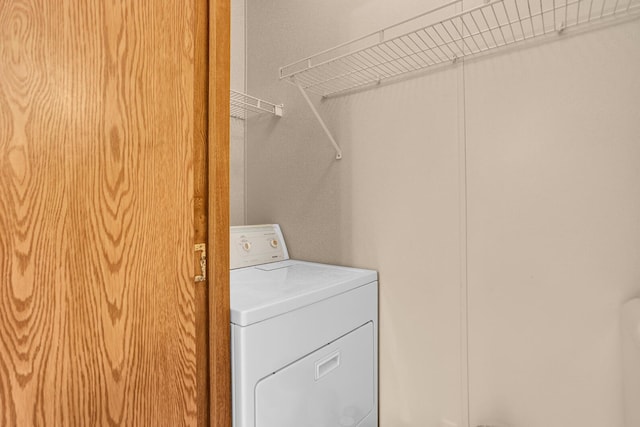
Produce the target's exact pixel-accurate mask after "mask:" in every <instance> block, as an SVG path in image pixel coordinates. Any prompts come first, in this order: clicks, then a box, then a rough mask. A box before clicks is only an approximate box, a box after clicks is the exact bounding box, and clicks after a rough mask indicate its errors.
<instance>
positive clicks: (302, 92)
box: [293, 79, 342, 160]
mask: <svg viewBox="0 0 640 427" xmlns="http://www.w3.org/2000/svg"><path fill="white" fill-rule="evenodd" d="M293 83H295V85H296V86H298V89H300V93H301V94H302V96H303V97H304V99H305V101H307V104H309V108H311V111H313V114H314V115H315V116H316V119H318V121H319V122H320V126H322V129H324V133H326V134H327V136H328V137H329V140H330V141H331V144H332V145H333V148H335V149H336V160H340V159H341V158H342V149H341V148H340V146H339V145H338V143H337V142H336V140H335V139H334V138H333V135H331V132H329V128H327V125H326V124H325V123H324V120H322V117H320V114H319V113H318V110H316V107H315V106H314V105H313V103H312V102H311V99H309V95H307V92H306V91H305V90H304V88H303V87H302V85H301V84H300V83H298V82H297V81H296V80H295V79H294V80H293Z"/></svg>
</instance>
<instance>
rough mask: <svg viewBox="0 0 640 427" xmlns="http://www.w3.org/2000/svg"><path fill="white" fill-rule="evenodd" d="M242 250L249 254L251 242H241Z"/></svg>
mask: <svg viewBox="0 0 640 427" xmlns="http://www.w3.org/2000/svg"><path fill="white" fill-rule="evenodd" d="M242 249H244V250H245V251H247V252H249V251H250V250H251V242H247V241H244V242H242Z"/></svg>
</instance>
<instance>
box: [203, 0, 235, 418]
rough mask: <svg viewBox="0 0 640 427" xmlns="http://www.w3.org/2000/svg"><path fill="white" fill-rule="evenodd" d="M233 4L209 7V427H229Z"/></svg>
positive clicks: (216, 2)
mask: <svg viewBox="0 0 640 427" xmlns="http://www.w3.org/2000/svg"><path fill="white" fill-rule="evenodd" d="M230 20H231V16H230V5H229V0H210V3H209V208H208V210H209V216H208V221H209V227H208V232H209V236H208V242H209V243H208V247H209V248H210V249H209V250H210V254H211V256H210V262H209V265H208V274H207V275H208V277H209V349H210V350H209V357H210V361H209V375H210V381H211V388H210V389H211V408H210V409H211V419H210V421H211V425H213V426H215V427H231V353H230V327H229V325H230V308H229V84H230V82H229V79H230V49H229V48H230V37H231V34H230Z"/></svg>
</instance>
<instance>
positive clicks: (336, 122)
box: [246, 0, 640, 427]
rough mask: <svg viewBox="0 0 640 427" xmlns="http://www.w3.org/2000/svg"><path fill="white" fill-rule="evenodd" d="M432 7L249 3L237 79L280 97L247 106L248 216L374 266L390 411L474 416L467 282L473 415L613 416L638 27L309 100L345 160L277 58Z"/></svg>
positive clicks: (393, 425) (305, 245)
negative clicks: (265, 105)
mask: <svg viewBox="0 0 640 427" xmlns="http://www.w3.org/2000/svg"><path fill="white" fill-rule="evenodd" d="M432 6H436V3H433V2H431V3H429V4H425V2H424V1H403V2H401V3H398V2H389V1H383V0H369V1H364V0H360V1H352V2H343V1H338V0H324V1H322V2H300V1H295V0H279V1H265V0H249V1H248V4H247V41H248V43H247V49H248V51H247V53H248V55H247V70H248V74H247V78H248V80H247V82H248V90H249V91H250V92H251V93H252V94H254V95H256V96H260V97H263V98H265V99H268V100H271V101H273V102H277V103H280V102H283V103H284V104H285V116H284V117H282V118H280V119H274V118H272V117H266V116H257V117H253V118H251V119H249V120H248V121H247V152H246V166H247V171H246V172H247V220H248V223H270V222H277V223H280V224H281V225H282V227H283V231H284V234H285V238H286V240H287V243H288V245H289V249H290V252H291V254H292V256H293V257H295V258H301V259H309V260H314V261H320V262H329V263H336V264H344V265H353V266H357V267H365V268H373V269H376V270H378V271H379V274H380V346H381V347H380V405H381V406H380V411H381V414H380V415H381V417H380V420H381V426H385V427H386V426H388V427H403V426H416V427H422V426H428V427H431V426H437V427H440V426H448V425H460V426H462V425H464V424H466V420H465V409H464V408H465V402H466V392H465V390H466V384H465V380H466V366H467V365H466V363H465V353H466V350H467V349H466V340H465V339H464V335H465V332H466V323H465V314H466V307H465V301H466V300H465V298H467V291H468V305H469V311H468V316H469V318H468V322H469V365H468V366H469V380H470V385H469V390H470V396H469V397H470V425H472V426H476V425H479V424H489V423H493V424H496V425H509V426H513V427H519V426H527V427H560V426H562V427H567V426H581V427H596V426H597V427H601V426H603V425H606V426H610V427H623V426H624V424H623V420H622V397H621V394H620V393H621V390H622V384H621V377H622V374H621V371H620V369H621V368H620V352H619V347H620V342H619V333H620V331H619V325H618V318H619V307H620V305H621V303H622V301H623V300H625V299H626V298H630V297H631V296H632V295H634V294H638V293H640V220H639V218H640V189H639V188H640V187H639V186H638V183H640V101H639V100H640V79H638V77H637V76H638V75H640V49H638V45H640V22H639V21H637V20H636V21H633V22H629V23H626V24H622V25H618V26H616V27H612V28H604V29H600V30H598V31H595V32H590V33H587V34H583V35H579V36H572V35H570V34H569V35H568V36H563V37H562V39H561V40H554V41H551V42H547V43H536V44H529V45H527V46H526V47H524V48H521V49H509V50H508V51H506V52H502V53H498V54H493V55H490V56H485V57H482V58H476V59H473V60H467V61H464V63H458V64H456V65H449V66H446V67H443V68H440V69H438V70H435V71H430V72H427V73H423V74H422V75H420V76H417V77H414V78H410V79H404V80H402V81H399V82H395V83H392V84H383V85H381V86H380V87H377V88H375V89H372V90H365V91H361V92H359V93H354V94H350V95H344V96H340V97H336V98H330V99H327V100H320V99H318V98H316V97H312V98H313V100H314V102H315V105H316V106H317V107H318V109H319V111H320V114H321V115H322V116H323V118H324V119H325V120H326V122H327V125H328V127H329V128H330V129H331V131H332V132H333V133H334V136H335V137H336V139H337V141H338V142H339V143H340V144H341V146H342V148H343V152H344V158H343V160H340V161H336V160H335V159H334V156H335V153H334V151H333V148H332V147H331V145H330V143H329V141H328V140H327V139H326V136H325V135H324V133H323V132H322V130H321V128H320V126H319V124H318V123H317V121H316V120H315V119H314V117H313V115H312V113H311V112H310V110H309V109H308V107H307V105H306V104H305V102H304V100H303V99H302V97H301V96H300V94H299V93H298V91H297V88H295V87H294V86H293V85H290V84H287V83H286V82H281V81H279V80H278V68H279V67H280V66H282V65H285V64H287V63H290V62H293V61H295V60H298V59H301V58H303V57H305V56H308V55H310V54H312V53H315V52H317V51H320V50H323V49H326V48H329V47H331V46H333V45H336V44H338V43H341V42H343V41H346V40H349V39H350V38H353V37H356V36H358V35H361V34H364V33H367V32H371V31H374V30H377V29H378V28H380V27H382V26H385V25H389V24H392V23H394V22H396V21H399V20H401V19H404V18H408V17H411V16H412V15H414V14H416V13H418V12H422V11H424V10H426V9H428V8H430V7H432ZM465 144H466V151H465V150H464V148H465ZM465 161H466V169H465V170H466V173H467V180H466V181H467V188H466V191H465V186H464V182H465V180H464V177H465V173H464V172H465V171H464V170H463V171H461V170H460V166H461V165H462V166H464V164H465ZM465 194H466V199H465ZM465 200H466V202H467V203H468V217H467V218H466V221H465V216H464V209H463V208H464V201H465ZM465 224H468V239H466V240H465V239H464V237H465V234H464V233H465V227H464V225H465ZM467 254H468V256H466V255H467ZM467 263H468V269H465V266H466V265H467ZM465 274H467V275H468V287H467V286H465V281H464V278H465ZM447 422H450V423H451V424H447Z"/></svg>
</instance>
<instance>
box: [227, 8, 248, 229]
mask: <svg viewBox="0 0 640 427" xmlns="http://www.w3.org/2000/svg"><path fill="white" fill-rule="evenodd" d="M244 1H245V0H232V1H231V89H233V90H236V91H239V92H243V93H245V92H246V89H245V25H244V21H245V4H244ZM229 144H230V153H229V157H230V168H231V170H230V172H231V173H230V176H229V181H230V194H229V210H230V216H231V217H230V222H231V225H243V224H244V223H245V121H244V120H240V119H236V118H233V117H232V118H231V119H230V123H229Z"/></svg>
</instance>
